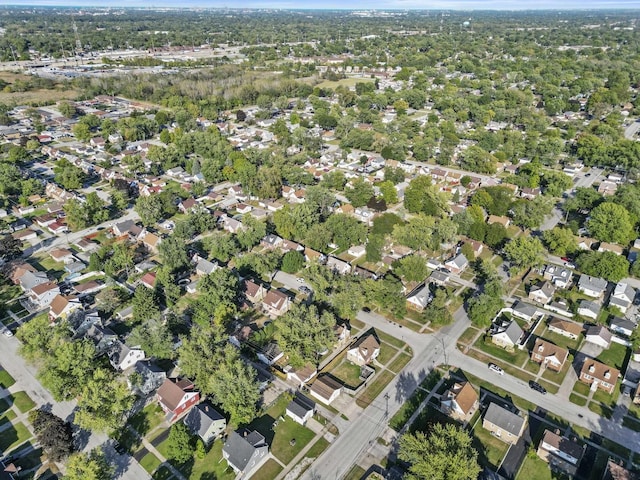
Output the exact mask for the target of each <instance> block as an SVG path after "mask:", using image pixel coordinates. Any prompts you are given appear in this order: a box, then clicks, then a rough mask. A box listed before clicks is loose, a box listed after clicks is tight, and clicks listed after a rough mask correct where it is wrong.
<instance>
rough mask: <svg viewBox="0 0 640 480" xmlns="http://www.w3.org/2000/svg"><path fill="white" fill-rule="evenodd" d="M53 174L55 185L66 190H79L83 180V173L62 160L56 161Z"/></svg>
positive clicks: (67, 161) (65, 160)
mask: <svg viewBox="0 0 640 480" xmlns="http://www.w3.org/2000/svg"><path fill="white" fill-rule="evenodd" d="M53 173H54V180H55V181H56V183H58V184H60V185H62V187H63V188H65V189H67V190H74V189H78V188H81V187H82V184H83V182H84V180H85V174H84V172H83V171H82V170H80V169H79V168H78V167H76V166H75V165H73V164H72V163H71V162H69V160H67V159H64V158H63V159H60V160H58V161H56V164H55V165H54V167H53Z"/></svg>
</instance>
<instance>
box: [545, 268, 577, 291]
mask: <svg viewBox="0 0 640 480" xmlns="http://www.w3.org/2000/svg"><path fill="white" fill-rule="evenodd" d="M572 273H573V272H572V271H571V270H570V269H568V268H564V267H560V266H558V265H547V266H546V267H545V269H544V274H543V276H544V278H545V279H546V280H549V281H550V282H551V283H552V284H553V285H555V286H556V287H558V288H567V287H568V286H569V285H571V275H572Z"/></svg>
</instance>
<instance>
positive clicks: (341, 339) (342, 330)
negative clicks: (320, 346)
mask: <svg viewBox="0 0 640 480" xmlns="http://www.w3.org/2000/svg"><path fill="white" fill-rule="evenodd" d="M333 333H334V335H335V337H336V343H337V344H338V345H343V344H345V343H347V341H348V340H349V339H350V338H351V328H349V324H348V323H339V324H336V325H334V327H333Z"/></svg>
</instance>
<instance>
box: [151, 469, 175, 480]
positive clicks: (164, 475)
mask: <svg viewBox="0 0 640 480" xmlns="http://www.w3.org/2000/svg"><path fill="white" fill-rule="evenodd" d="M151 478H153V480H173V479H174V478H176V477H174V476H173V474H172V473H171V470H169V469H168V468H167V467H165V466H164V465H163V466H161V467H160V468H159V469H158V470H156V471H155V472H154V473H153V475H151Z"/></svg>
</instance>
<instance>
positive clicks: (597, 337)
mask: <svg viewBox="0 0 640 480" xmlns="http://www.w3.org/2000/svg"><path fill="white" fill-rule="evenodd" d="M611 336H612V335H611V332H610V331H609V330H607V329H606V328H605V327H603V326H601V325H594V326H593V327H589V329H588V330H587V333H586V335H585V339H586V340H587V342H589V343H593V344H595V345H598V346H599V347H602V348H609V347H610V346H611Z"/></svg>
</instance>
